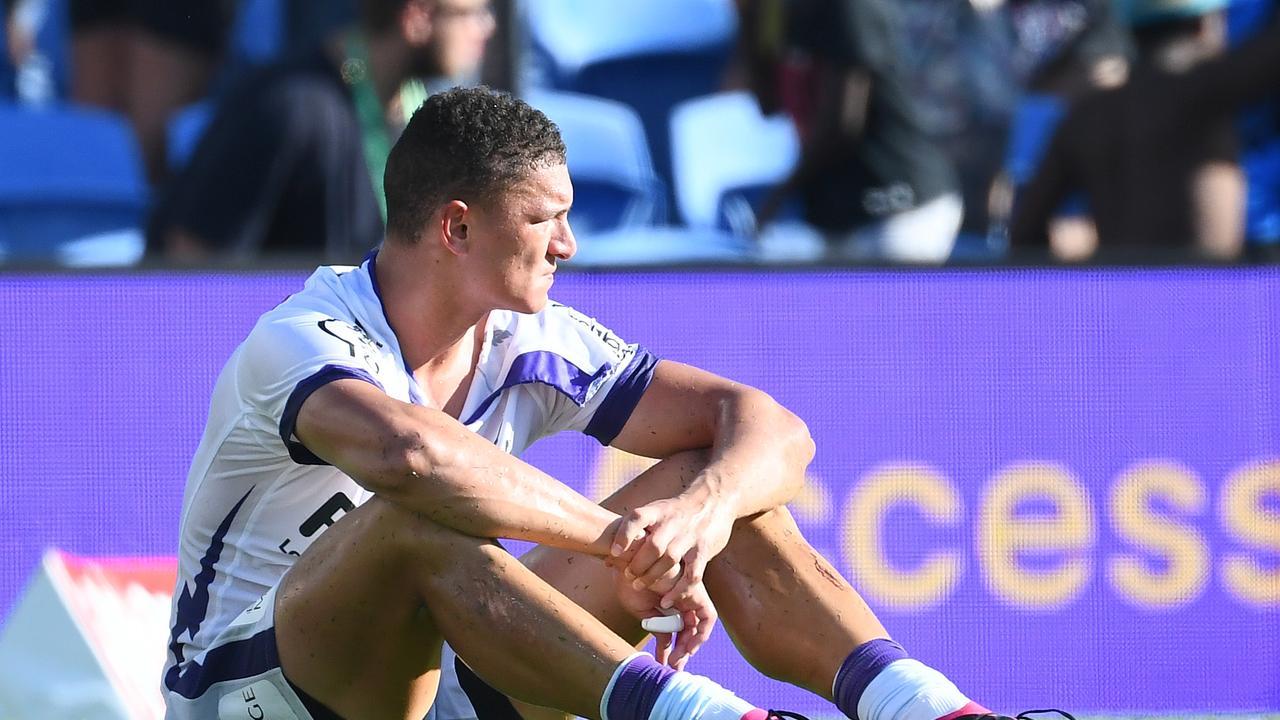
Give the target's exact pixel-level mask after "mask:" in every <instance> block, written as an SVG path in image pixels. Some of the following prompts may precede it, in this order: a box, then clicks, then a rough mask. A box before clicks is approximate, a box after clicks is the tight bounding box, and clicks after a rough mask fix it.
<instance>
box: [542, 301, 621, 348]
mask: <svg viewBox="0 0 1280 720" xmlns="http://www.w3.org/2000/svg"><path fill="white" fill-rule="evenodd" d="M550 307H553V308H559V309H561V310H563V311H564V313H565V314H566V315H568V316H569V318H570V319H571V320H573V321H574V322H576V323H578V324H579V325H581V326H583V327H585V328H587V329H588V330H590V331H591V332H592V333H593V334H594V335H595V336H596V337H598V338H600V342H602V343H604V345H605V347H607V348H609V349H610V350H612V351H613V354H614V356H615V357H617V359H618V360H619V361H622V360H625V359H626V358H627V357H629V356H630V355H631V354H632V353H634V352H635V349H634V348H633V347H632V346H630V345H628V344H627V343H625V342H623V341H622V338H620V337H618V336H617V335H614V334H613V331H612V330H610V329H609V328H607V327H605V326H603V325H601V324H600V323H598V322H596V321H595V320H593V319H591V318H589V317H587V316H586V315H583V314H582V313H580V312H578V311H577V310H574V309H573V308H571V307H569V306H568V305H561V304H560V303H558V302H556V301H554V300H552V301H551V303H550Z"/></svg>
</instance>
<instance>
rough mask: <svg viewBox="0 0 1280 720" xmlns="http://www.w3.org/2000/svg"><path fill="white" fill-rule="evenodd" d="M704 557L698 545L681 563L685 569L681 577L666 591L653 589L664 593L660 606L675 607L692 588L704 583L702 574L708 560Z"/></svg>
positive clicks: (664, 608) (664, 607)
mask: <svg viewBox="0 0 1280 720" xmlns="http://www.w3.org/2000/svg"><path fill="white" fill-rule="evenodd" d="M702 557H703V556H702V551H701V550H699V549H698V548H697V547H695V548H693V549H692V550H690V551H689V553H688V554H687V555H686V556H685V558H684V560H683V561H682V563H681V565H682V567H683V570H684V571H683V573H682V574H681V576H680V579H679V580H678V581H676V583H675V584H674V585H672V586H671V588H670V589H668V590H666V591H665V592H664V591H662V590H658V589H657V588H654V589H653V591H654V592H656V593H661V594H662V599H661V600H659V601H658V607H659V608H662V609H663V610H666V609H667V608H671V607H675V604H676V603H677V602H679V601H680V598H682V597H685V596H686V595H688V594H689V591H690V589H692V588H695V587H697V586H698V585H699V584H701V583H702V575H703V573H704V572H706V562H705V561H704V560H703V559H702Z"/></svg>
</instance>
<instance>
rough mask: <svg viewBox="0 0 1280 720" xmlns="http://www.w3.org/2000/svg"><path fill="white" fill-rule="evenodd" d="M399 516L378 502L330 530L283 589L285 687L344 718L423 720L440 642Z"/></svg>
mask: <svg viewBox="0 0 1280 720" xmlns="http://www.w3.org/2000/svg"><path fill="white" fill-rule="evenodd" d="M404 515H405V513H404V512H403V511H400V510H398V509H395V508H394V507H392V506H391V505H390V504H389V503H386V502H383V501H381V500H379V499H377V498H374V499H373V500H371V501H370V502H368V503H365V504H364V505H363V506H361V507H359V508H357V509H356V510H354V511H353V512H351V513H348V514H347V515H345V516H343V518H342V519H341V520H339V521H338V522H337V523H335V524H334V526H333V527H331V528H329V529H328V530H327V531H326V532H325V533H324V534H323V535H321V536H320V538H319V539H318V540H316V542H315V543H313V544H312V545H311V547H310V548H308V549H307V551H306V552H305V553H303V554H302V557H300V558H299V559H298V561H297V563H296V564H295V565H294V566H293V567H292V568H291V569H290V570H289V572H288V573H287V574H286V575H285V576H284V578H283V579H282V580H281V582H280V585H279V592H278V594H277V597H276V603H275V625H276V637H277V643H278V645H279V653H280V661H281V664H282V666H283V668H284V672H285V674H286V675H287V676H288V678H289V680H290V681H292V682H293V683H295V684H296V685H298V686H299V687H300V688H301V689H302V690H304V691H305V692H306V693H308V694H310V695H311V696H312V697H314V698H316V699H317V700H318V701H320V702H321V703H323V704H324V705H325V706H327V707H329V708H331V709H332V710H334V711H336V712H337V713H338V714H339V715H342V716H344V717H353V718H354V717H361V718H365V717H367V718H405V717H415V718H421V717H423V716H424V715H425V714H426V712H427V709H428V708H429V707H430V705H431V702H432V700H433V699H434V697H435V690H436V685H437V682H438V677H439V670H440V646H441V636H440V632H439V630H438V629H437V627H436V625H435V623H434V621H433V619H432V617H431V615H430V613H429V612H428V611H427V609H426V608H425V607H424V606H423V604H422V601H421V597H422V595H421V593H420V592H419V588H418V587H417V585H416V584H415V570H417V568H412V567H407V565H408V563H406V562H405V560H406V557H407V553H406V552H405V548H406V547H409V546H411V545H414V544H415V543H414V541H413V539H411V538H409V537H407V536H408V535H411V534H412V533H413V532H414V531H413V529H412V528H411V527H409V526H408V524H406V523H405V522H404V518H403V516H404Z"/></svg>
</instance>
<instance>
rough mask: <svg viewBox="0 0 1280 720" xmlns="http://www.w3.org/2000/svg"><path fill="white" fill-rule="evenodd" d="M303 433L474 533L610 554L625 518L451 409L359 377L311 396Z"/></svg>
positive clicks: (409, 502)
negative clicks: (399, 396) (507, 449)
mask: <svg viewBox="0 0 1280 720" xmlns="http://www.w3.org/2000/svg"><path fill="white" fill-rule="evenodd" d="M295 434H296V435H297V438H298V440H300V441H301V442H302V444H303V445H305V446H306V447H307V449H309V450H310V451H311V452H313V453H315V454H316V455H317V456H319V457H320V458H322V459H324V460H325V461H327V462H330V463H332V464H333V466H334V467H336V468H338V469H340V470H342V471H343V472H345V473H346V474H348V475H350V476H351V478H352V479H354V480H355V481H356V482H358V483H360V485H361V486H362V487H364V488H366V489H368V490H371V491H373V492H374V493H377V494H378V495H379V496H380V497H382V498H384V499H386V500H390V501H391V502H394V503H396V504H398V505H400V506H402V507H405V508H407V509H409V510H412V511H415V512H419V513H422V514H423V515H425V516H426V517H428V518H430V519H431V520H433V521H434V522H437V523H439V524H441V525H445V526H447V527H451V528H454V529H455V530H458V531H460V532H463V533H466V534H468V535H473V536H475V537H504V538H513V539H517V540H527V541H530V542H536V543H541V544H546V545H551V546H554V547H559V548H564V549H567V550H575V551H578V552H585V553H589V554H592V555H597V556H604V555H607V554H608V552H609V542H610V540H611V539H612V538H613V527H612V526H613V525H614V524H615V523H616V521H617V519H618V517H617V515H615V514H613V513H611V512H609V511H608V510H605V509H604V508H602V507H600V506H598V505H596V504H594V503H592V502H591V501H589V500H587V499H586V498H584V497H582V496H581V495H579V494H578V493H576V492H574V491H573V490H572V489H571V488H569V487H568V486H566V485H564V484H563V483H561V482H559V481H558V480H556V479H555V478H552V477H551V476H549V475H547V474H545V473H543V472H541V471H539V470H538V469H536V468H534V467H533V466H531V465H528V464H527V463H524V462H522V461H520V460H519V459H518V458H515V457H512V456H511V455H508V454H507V453H504V452H502V451H501V450H499V449H498V448H497V447H495V446H494V445H493V444H492V443H490V442H488V441H486V440H484V439H483V438H481V437H480V436H478V435H476V434H475V433H473V432H471V431H470V430H468V429H466V427H464V426H463V425H462V424H461V423H459V422H458V421H457V420H454V419H453V418H452V417H450V416H449V415H446V414H445V413H443V412H441V411H439V410H434V409H431V408H425V407H421V406H417V405H410V404H408V403H404V402H400V401H399V400H395V399H393V398H391V397H388V396H387V395H386V394H385V393H383V392H382V391H381V390H379V389H378V388H376V387H374V386H372V385H370V384H368V383H365V382H362V381H360V380H337V381H334V382H332V383H329V384H328V385H325V386H324V387H322V388H320V389H319V390H316V391H315V392H314V393H312V394H311V395H310V396H309V397H308V398H307V400H306V401H305V402H304V403H303V405H302V409H301V410H300V411H299V414H298V421H297V426H296V429H295Z"/></svg>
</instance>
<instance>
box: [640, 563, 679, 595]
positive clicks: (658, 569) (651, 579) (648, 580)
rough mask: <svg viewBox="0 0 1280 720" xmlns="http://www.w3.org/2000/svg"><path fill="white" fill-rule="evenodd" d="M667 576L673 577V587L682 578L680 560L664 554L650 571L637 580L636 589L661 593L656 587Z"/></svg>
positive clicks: (651, 566)
mask: <svg viewBox="0 0 1280 720" xmlns="http://www.w3.org/2000/svg"><path fill="white" fill-rule="evenodd" d="M667 576H671V577H672V580H671V584H672V586H673V587H674V585H675V583H677V582H679V579H680V577H681V573H680V560H679V558H674V557H671V556H670V555H667V554H663V555H662V556H661V557H659V558H658V559H657V560H655V561H654V562H653V564H652V565H650V566H649V569H648V570H647V571H645V573H644V574H643V575H641V576H640V577H638V578H637V579H636V581H635V587H636V588H637V589H640V588H648V589H650V590H652V591H654V592H659V590H658V589H657V587H655V586H657V585H658V583H659V582H661V581H662V579H663V578H666V577H667Z"/></svg>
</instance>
